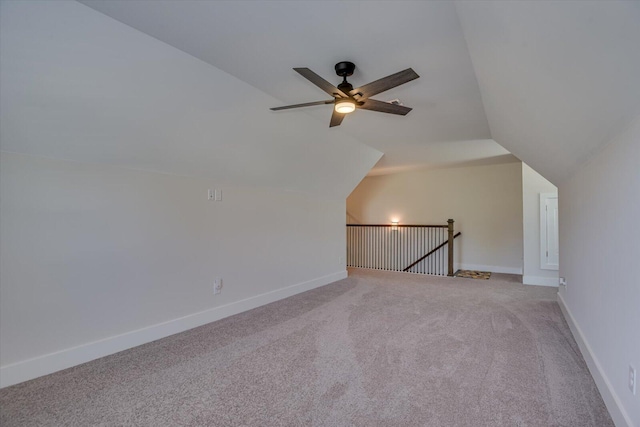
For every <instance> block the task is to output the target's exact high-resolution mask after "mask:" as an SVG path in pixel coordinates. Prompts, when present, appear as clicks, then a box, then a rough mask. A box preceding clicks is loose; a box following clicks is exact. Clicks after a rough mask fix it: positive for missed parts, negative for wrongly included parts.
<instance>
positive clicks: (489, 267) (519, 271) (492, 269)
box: [456, 264, 522, 274]
mask: <svg viewBox="0 0 640 427" xmlns="http://www.w3.org/2000/svg"><path fill="white" fill-rule="evenodd" d="M456 265H457V267H456V270H477V271H490V272H492V273H506V274H522V268H517V267H501V266H499V265H480V264H456Z"/></svg>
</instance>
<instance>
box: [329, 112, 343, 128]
mask: <svg viewBox="0 0 640 427" xmlns="http://www.w3.org/2000/svg"><path fill="white" fill-rule="evenodd" d="M344 116H346V114H341V113H338V112H337V111H336V110H333V113H332V114H331V122H330V123H329V127H330V128H332V127H334V126H340V123H342V120H343V119H344Z"/></svg>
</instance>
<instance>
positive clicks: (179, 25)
mask: <svg viewBox="0 0 640 427" xmlns="http://www.w3.org/2000/svg"><path fill="white" fill-rule="evenodd" d="M82 3H84V4H86V5H88V6H90V7H92V8H94V9H96V10H98V11H101V12H103V13H105V14H107V15H108V16H110V17H112V18H115V19H117V20H118V21H121V22H123V23H126V24H128V25H130V26H132V27H133V28H136V29H138V30H140V31H142V32H144V33H147V34H149V35H151V36H153V37H155V38H157V39H159V40H161V41H164V42H165V43H168V44H170V45H172V46H174V47H176V48H179V49H181V50H183V51H184V52H187V53H189V54H191V55H193V56H195V57H197V58H199V59H201V60H203V61H205V62H207V63H209V64H211V65H213V66H215V67H217V68H219V69H221V70H223V71H226V72H227V73H229V74H231V75H233V76H235V77H237V78H239V79H240V80H242V81H244V82H246V83H249V84H250V85H252V86H254V87H256V88H258V89H260V90H261V91H263V92H265V93H267V94H269V95H271V96H273V97H275V98H277V99H278V100H280V101H281V102H276V105H273V106H277V105H286V104H296V103H301V102H308V101H316V100H323V99H330V98H329V96H328V95H326V94H325V93H324V92H322V91H321V90H320V89H318V88H317V87H315V86H313V85H312V84H311V83H310V82H308V81H307V80H305V79H304V78H303V77H301V76H300V75H298V74H297V73H296V72H294V71H293V70H292V68H293V67H309V68H311V69H312V70H313V71H315V72H316V73H318V74H320V75H321V76H322V77H324V78H325V79H326V80H328V81H330V82H332V83H334V84H337V83H339V81H340V78H339V77H337V76H336V74H335V71H334V69H333V66H334V64H335V63H336V62H339V61H342V60H349V61H352V62H354V63H355V64H356V67H357V68H356V72H355V74H354V75H353V76H352V77H351V78H350V79H349V80H350V81H351V83H352V84H353V85H354V86H359V85H362V84H365V83H368V82H370V81H373V80H376V79H378V78H381V77H384V76H387V75H389V74H392V73H394V72H397V71H400V70H402V69H405V68H408V67H412V68H413V69H414V70H415V71H416V72H417V73H418V74H419V75H420V76H421V77H420V78H419V79H417V80H414V81H412V82H409V83H407V84H405V85H403V86H400V87H398V88H395V89H392V90H389V91H388V92H384V93H382V94H379V95H377V96H376V97H374V98H376V99H380V100H385V101H388V100H392V99H395V98H399V99H400V100H401V101H402V102H403V103H404V104H405V105H407V106H409V107H412V108H413V109H414V110H413V111H412V112H411V113H409V115H407V116H405V117H402V116H394V115H390V114H382V113H377V112H372V111H356V112H355V113H354V114H352V115H350V116H349V117H347V118H346V119H345V121H344V122H343V124H342V125H341V126H340V128H334V129H330V130H329V129H328V126H329V118H330V116H331V106H328V105H326V106H317V107H309V108H306V109H304V110H302V109H300V110H291V111H283V112H273V113H271V114H274V115H276V114H277V115H280V116H284V117H286V118H287V119H288V120H291V121H294V120H295V121H297V120H300V118H301V117H302V116H303V115H310V116H312V117H314V118H316V119H317V120H319V121H321V122H322V123H323V124H324V125H326V127H327V129H328V130H327V132H331V133H333V134H334V135H335V133H346V134H348V135H350V136H353V137H355V138H356V139H358V140H360V141H362V142H364V143H366V144H367V145H369V146H371V147H374V148H376V149H378V150H380V151H382V152H384V153H385V155H384V157H383V158H382V160H381V161H380V162H379V163H378V164H377V166H376V168H375V170H374V171H373V173H378V174H379V173H386V172H395V171H399V170H403V169H407V168H414V167H425V166H429V165H443V164H456V163H460V162H468V161H478V160H481V159H485V160H486V159H491V158H496V159H498V158H499V159H502V160H504V158H505V157H504V156H505V155H507V154H508V153H509V152H508V151H507V150H505V149H504V148H503V147H501V146H500V145H498V144H496V143H495V141H493V140H491V133H490V131H489V125H488V123H487V119H486V115H485V113H484V109H483V105H482V99H481V96H480V90H479V88H478V84H477V82H476V77H475V74H474V70H473V67H472V64H471V59H470V56H469V52H468V50H467V46H466V43H465V40H464V36H463V33H462V29H461V27H460V23H459V21H458V16H457V13H456V8H455V5H454V4H453V3H452V2H401V1H393V2H391V1H388V2H366V1H349V2H323V1H318V2H311V1H309V2H307V1H298V2H293V1H286V2H284V1H262V2H261V1H249V2H245V1H173V0H170V1H146V0H141V1H138V0H132V1H126V2H124V1H100V0H98V1H94V0H84V1H82ZM220 102H221V103H223V102H225V100H224V99H223V98H221V99H220ZM447 143H452V144H447ZM453 147H455V149H452V148H453ZM510 159H511V160H515V159H514V158H513V157H510Z"/></svg>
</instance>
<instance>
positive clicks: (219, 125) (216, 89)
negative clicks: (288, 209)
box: [0, 1, 382, 199]
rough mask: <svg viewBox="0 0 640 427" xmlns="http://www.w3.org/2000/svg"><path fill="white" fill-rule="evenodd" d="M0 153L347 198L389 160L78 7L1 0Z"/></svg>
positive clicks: (170, 49) (220, 73)
mask: <svg viewBox="0 0 640 427" xmlns="http://www.w3.org/2000/svg"><path fill="white" fill-rule="evenodd" d="M0 7H1V8H2V10H1V13H0V19H1V21H0V31H1V37H0V51H1V53H2V61H1V62H0V89H1V91H2V96H0V121H1V122H2V126H1V127H0V140H1V148H2V150H6V151H11V152H18V153H24V154H30V155H35V156H45V157H50V158H58V159H67V160H74V161H83V162H94V163H101V164H108V165H111V166H118V167H126V168H134V169H141V170H152V171H159V172H163V173H171V174H177V175H186V176H199V177H204V178H207V179H209V180H211V182H212V184H232V185H248V186H255V185H260V186H268V187H274V188H281V189H285V190H288V191H302V192H310V193H314V194H320V195H326V196H329V197H334V198H338V199H344V198H346V197H347V195H348V194H349V193H350V192H351V191H352V190H353V188H354V187H355V186H356V185H357V184H358V182H359V181H360V180H361V179H362V177H363V176H364V175H365V174H366V173H367V171H368V170H369V169H370V168H371V167H372V166H373V165H374V164H375V163H376V161H378V159H379V158H380V156H381V155H382V154H381V153H380V152H378V151H377V150H375V149H373V148H371V147H368V146H367V145H365V144H362V143H360V142H359V141H357V140H356V139H354V138H353V137H351V136H349V135H347V134H345V133H340V132H338V133H332V134H330V133H329V132H328V129H326V128H325V126H322V125H320V124H319V123H318V122H317V121H316V120H314V119H313V118H311V117H308V116H306V115H302V116H300V117H298V118H297V119H296V120H294V121H290V120H287V119H286V117H284V116H280V115H274V114H271V112H270V111H269V110H268V107H269V106H270V105H273V104H274V103H277V102H279V101H278V100H277V99H275V98H273V97H271V96H269V95H267V94H265V93H263V92H261V91H259V90H257V89H255V88H254V87H251V86H250V85H249V84H247V83H244V82H242V81H240V80H238V79H237V78H235V77H233V76H231V75H229V74H227V73H225V72H223V71H221V70H219V69H217V68H215V67H213V66H211V65H209V64H206V63H204V62H202V61H200V60H198V59H196V58H194V57H193V56H191V55H188V54H186V53H184V52H181V51H180V50H178V49H175V48H173V47H171V46H168V45H166V44H165V43H162V42H159V41H158V40H156V39H154V38H152V37H149V36H147V35H146V34H143V33H141V32H140V31H137V30H135V29H132V28H130V27H128V26H126V25H124V24H122V23H120V22H117V21H115V20H113V19H111V18H109V17H107V16H105V15H103V14H101V13H98V12H96V11H95V10H92V9H90V8H88V7H86V6H84V5H82V4H80V3H77V2H75V1H66V2H65V1H28V2H25V1H16V2H11V1H6V2H5V1H3V2H2V3H0Z"/></svg>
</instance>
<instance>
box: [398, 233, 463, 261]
mask: <svg viewBox="0 0 640 427" xmlns="http://www.w3.org/2000/svg"><path fill="white" fill-rule="evenodd" d="M444 227H447V226H446V225H445V226H444ZM460 234H462V233H461V232H459V231H458V232H457V233H456V234H455V235H454V236H453V238H454V239H455V238H456V237H458V236H459V235H460ZM447 243H449V240H445V241H444V242H442V243H441V244H440V245H439V246H438V247H437V248H435V249H432V250H430V251H429V253H428V254H426V255H424V256H422V257H421V258H420V259H418V260H417V261H415V262H414V263H413V264H411V265H410V266H409V267H407V268H405V269H404V270H402V271H408V270H409V269H410V268H411V267H413V266H414V265H416V264H418V263H419V262H420V261H422V260H424V259H425V258H427V257H428V256H429V255H431V254H432V253H434V252H435V251H437V250H438V249H441V248H443V247H444V246H445V245H446V244H447Z"/></svg>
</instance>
